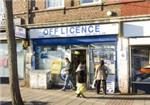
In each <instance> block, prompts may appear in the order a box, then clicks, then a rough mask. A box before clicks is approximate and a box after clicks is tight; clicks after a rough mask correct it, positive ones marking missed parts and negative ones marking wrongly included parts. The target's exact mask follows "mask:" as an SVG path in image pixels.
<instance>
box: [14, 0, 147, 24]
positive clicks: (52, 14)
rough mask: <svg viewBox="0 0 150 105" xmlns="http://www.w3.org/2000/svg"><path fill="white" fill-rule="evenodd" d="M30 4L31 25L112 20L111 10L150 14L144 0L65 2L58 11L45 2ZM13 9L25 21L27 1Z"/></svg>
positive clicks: (20, 1)
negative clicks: (96, 2) (88, 2)
mask: <svg viewBox="0 0 150 105" xmlns="http://www.w3.org/2000/svg"><path fill="white" fill-rule="evenodd" d="M28 4H29V10H30V16H29V18H30V20H31V22H30V24H37V23H48V22H66V21H85V20H90V19H99V18H110V17H108V16H107V14H106V12H107V11H109V10H110V11H113V12H114V13H115V14H116V15H115V16H133V15H143V14H149V13H150V9H149V8H150V1H143V0H106V1H105V2H104V3H103V4H96V5H94V4H93V5H84V6H83V5H81V4H80V0H64V5H65V7H64V8H57V9H46V6H45V0H36V1H34V0H31V1H30V0H29V3H28ZM13 7H14V14H15V15H16V16H17V17H21V18H22V19H23V20H24V21H25V20H26V18H27V15H26V13H27V3H26V0H15V1H14V3H13ZM135 10H136V11H135ZM24 23H25V22H24Z"/></svg>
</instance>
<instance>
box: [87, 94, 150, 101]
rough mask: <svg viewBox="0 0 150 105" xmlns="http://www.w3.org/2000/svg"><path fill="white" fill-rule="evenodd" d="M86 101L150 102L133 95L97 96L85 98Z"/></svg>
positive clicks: (148, 98)
mask: <svg viewBox="0 0 150 105" xmlns="http://www.w3.org/2000/svg"><path fill="white" fill-rule="evenodd" d="M86 98H87V99H108V100H110V99H116V100H150V96H149V97H144V96H134V95H115V96H113V95H104V96H97V97H88V96H87V97H86Z"/></svg>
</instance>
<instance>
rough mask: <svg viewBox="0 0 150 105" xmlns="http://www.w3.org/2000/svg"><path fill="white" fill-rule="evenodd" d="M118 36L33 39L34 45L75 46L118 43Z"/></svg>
mask: <svg viewBox="0 0 150 105" xmlns="http://www.w3.org/2000/svg"><path fill="white" fill-rule="evenodd" d="M116 41H117V35H97V36H82V37H65V38H62V37H60V38H41V39H32V42H33V45H35V46H40V45H73V44H76V45H77V44H78V45H79V44H92V43H102V42H116Z"/></svg>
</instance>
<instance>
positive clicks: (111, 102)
mask: <svg viewBox="0 0 150 105" xmlns="http://www.w3.org/2000/svg"><path fill="white" fill-rule="evenodd" d="M20 91H21V96H22V99H23V101H24V103H25V105H150V95H121V94H108V95H103V94H98V95H97V94H96V92H95V90H87V91H86V93H85V96H86V98H79V97H76V94H75V91H73V90H66V91H61V90H60V89H48V90H44V89H31V88H26V87H20ZM0 105H11V96H10V91H9V85H8V84H0Z"/></svg>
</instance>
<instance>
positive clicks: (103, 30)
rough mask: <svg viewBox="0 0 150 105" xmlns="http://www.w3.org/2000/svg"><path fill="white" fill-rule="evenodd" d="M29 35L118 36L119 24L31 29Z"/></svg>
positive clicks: (36, 36)
mask: <svg viewBox="0 0 150 105" xmlns="http://www.w3.org/2000/svg"><path fill="white" fill-rule="evenodd" d="M29 34H30V38H52V37H72V36H92V35H110V34H111V35H112V34H118V24H117V23H113V24H93V25H74V26H67V27H51V28H41V29H30V31H29Z"/></svg>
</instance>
